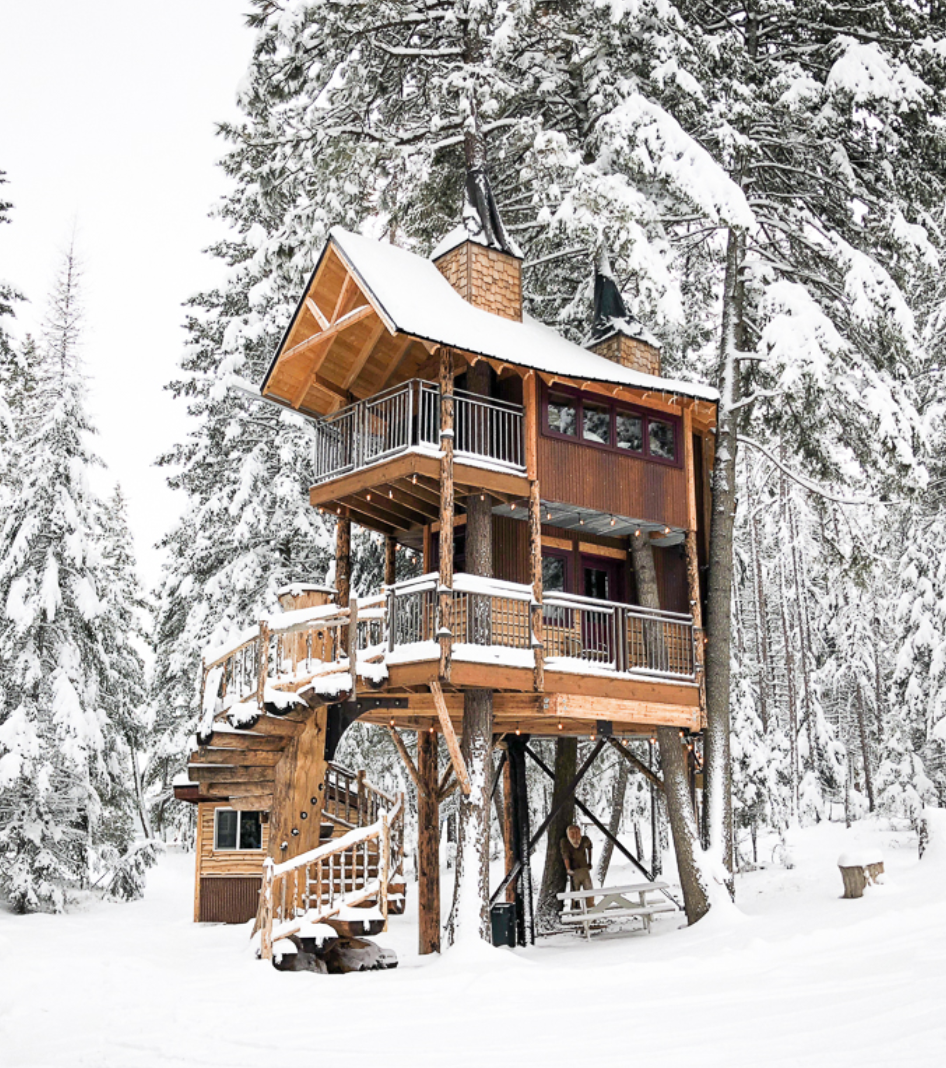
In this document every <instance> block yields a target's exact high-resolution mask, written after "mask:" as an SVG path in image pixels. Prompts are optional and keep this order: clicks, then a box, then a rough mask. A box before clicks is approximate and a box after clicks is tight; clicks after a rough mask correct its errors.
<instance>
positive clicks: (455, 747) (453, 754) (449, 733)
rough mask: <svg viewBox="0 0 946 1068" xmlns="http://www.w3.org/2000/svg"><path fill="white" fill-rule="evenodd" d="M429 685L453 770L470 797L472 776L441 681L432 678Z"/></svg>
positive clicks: (461, 786)
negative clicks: (444, 696) (461, 749)
mask: <svg viewBox="0 0 946 1068" xmlns="http://www.w3.org/2000/svg"><path fill="white" fill-rule="evenodd" d="M429 685H430V692H431V693H432V694H433V695H434V705H435V706H436V709H437V717H438V719H439V720H440V729H441V730H442V731H443V737H444V741H446V743H447V751H448V752H449V754H450V761H451V763H452V764H453V770H454V771H455V772H456V776H457V779H458V781H459V783H460V788H461V789H462V790H463V792H464V793H465V794H466V795H467V797H469V795H470V790H471V789H472V786H471V784H470V776H469V773H468V772H467V770H466V764H465V762H464V760H463V754H462V753H461V752H460V743H459V741H458V740H457V735H456V731H454V729H453V722H452V721H451V719H450V713H449V712H448V711H447V706H446V704H445V702H444V700H443V690H441V688H440V682H439V681H438V680H437V679H431V680H430V684H429Z"/></svg>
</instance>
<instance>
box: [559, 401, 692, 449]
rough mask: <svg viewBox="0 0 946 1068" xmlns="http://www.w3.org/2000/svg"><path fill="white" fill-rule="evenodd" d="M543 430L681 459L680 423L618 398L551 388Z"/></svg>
mask: <svg viewBox="0 0 946 1068" xmlns="http://www.w3.org/2000/svg"><path fill="white" fill-rule="evenodd" d="M544 424H545V426H544V429H545V432H546V433H547V434H551V435H553V436H558V437H565V438H572V439H573V440H579V439H580V440H581V441H582V442H583V443H584V444H587V445H594V446H597V447H599V448H605V449H612V450H615V451H619V452H622V453H625V454H631V455H634V454H636V455H638V456H644V457H647V458H648V459H650V460H658V461H660V462H661V463H670V464H676V463H678V462H679V448H678V445H677V428H678V422H677V421H676V420H674V419H671V418H667V417H666V416H657V415H651V414H650V413H648V412H645V411H637V410H635V409H633V408H629V407H628V406H627V405H626V404H623V403H621V402H618V401H609V400H607V399H604V398H601V397H598V396H592V395H589V394H585V393H578V392H575V393H572V392H562V391H559V390H550V391H549V392H548V393H547V394H546V397H545V405H544Z"/></svg>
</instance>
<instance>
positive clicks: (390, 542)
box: [384, 534, 397, 586]
mask: <svg viewBox="0 0 946 1068" xmlns="http://www.w3.org/2000/svg"><path fill="white" fill-rule="evenodd" d="M395 582H397V539H396V538H395V537H394V535H393V534H388V535H387V536H386V537H385V539H384V584H385V586H393V585H394V583H395Z"/></svg>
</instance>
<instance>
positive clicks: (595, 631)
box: [581, 555, 622, 665]
mask: <svg viewBox="0 0 946 1068" xmlns="http://www.w3.org/2000/svg"><path fill="white" fill-rule="evenodd" d="M621 592H622V591H621V567H620V564H619V563H618V561H617V560H613V559H611V558H610V557H607V556H585V555H582V557H581V593H582V594H583V595H584V596H585V597H588V598H590V599H592V600H595V601H619V600H620V599H621ZM616 641H617V634H616V630H615V616H614V611H613V609H611V608H602V610H601V611H600V612H596V611H594V610H593V609H586V610H585V611H584V612H583V613H582V627H581V644H582V654H583V655H582V659H583V660H590V661H592V662H593V663H596V664H603V665H609V664H613V663H615V659H616V655H617V647H616Z"/></svg>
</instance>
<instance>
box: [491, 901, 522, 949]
mask: <svg viewBox="0 0 946 1068" xmlns="http://www.w3.org/2000/svg"><path fill="white" fill-rule="evenodd" d="M489 918H490V926H491V927H492V935H493V945H494V946H510V947H511V948H512V949H515V948H516V904H515V902H514V901H500V902H498V903H497V904H495V905H493V907H492V908H491V909H490V910H489Z"/></svg>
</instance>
